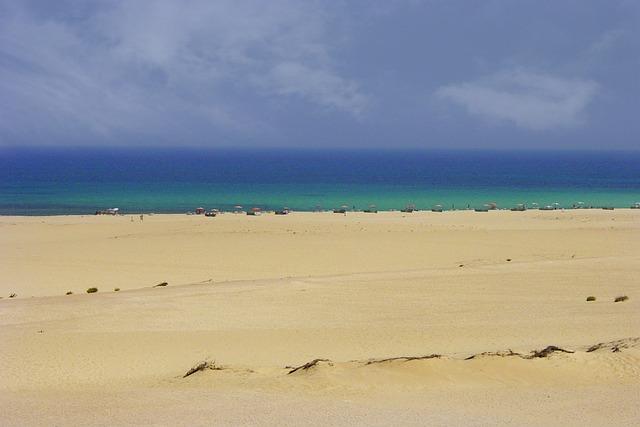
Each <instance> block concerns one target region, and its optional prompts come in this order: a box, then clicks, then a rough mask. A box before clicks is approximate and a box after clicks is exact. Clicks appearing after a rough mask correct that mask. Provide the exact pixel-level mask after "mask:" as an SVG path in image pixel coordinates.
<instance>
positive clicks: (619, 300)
mask: <svg viewBox="0 0 640 427" xmlns="http://www.w3.org/2000/svg"><path fill="white" fill-rule="evenodd" d="M628 299H629V297H628V296H626V295H622V296H621V297H616V299H614V300H613V302H622V301H626V300H628Z"/></svg>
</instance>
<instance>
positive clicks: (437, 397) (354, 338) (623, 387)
mask: <svg viewBox="0 0 640 427" xmlns="http://www.w3.org/2000/svg"><path fill="white" fill-rule="evenodd" d="M132 219H133V220H132ZM0 272H1V274H0V295H1V296H2V297H3V299H2V300H0V322H1V326H0V340H1V342H2V345H1V347H0V405H1V407H2V408H3V411H2V415H1V417H2V424H3V425H141V424H143V425H243V424H248V425H256V424H257V425H488V424H491V425H494V424H497V425H558V424H563V425H585V424H588V425H612V424H613V425H637V423H638V419H640V338H639V337H640V211H637V210H627V209H617V210H615V211H601V210H570V211H545V212H543V211H526V212H509V211H492V212H487V213H476V212H468V211H458V212H445V213H432V212H414V213H410V214H409V213H407V214H404V213H400V212H381V213H378V214H365V213H348V214H347V215H346V216H345V215H339V214H333V213H297V212H294V213H292V214H290V215H287V216H275V215H271V214H265V215H262V216H257V217H249V216H244V215H234V214H224V215H220V216H218V217H215V218H205V217H202V216H187V215H153V216H148V215H147V216H145V218H144V221H143V222H142V221H140V219H139V218H138V217H137V216H133V217H131V216H127V215H124V216H118V217H109V216H60V217H0ZM161 282H168V286H163V287H153V286H154V285H156V284H158V283H161ZM89 287H97V288H98V289H99V291H98V292H97V293H95V294H87V293H85V290H86V289H87V288H89ZM114 288H119V289H120V291H119V292H114V291H113V290H114ZM68 291H72V292H73V294H72V295H65V293H66V292H68ZM12 293H15V294H16V296H15V297H14V298H8V297H9V295H10V294H12ZM590 295H593V296H595V297H596V301H595V302H587V301H586V298H587V296H590ZM622 295H626V296H628V300H626V301H623V302H614V298H616V297H618V296H622ZM598 343H603V344H602V345H601V346H599V347H593V346H594V345H596V344H598ZM548 346H556V347H557V349H554V348H551V349H549V351H547V352H542V353H537V354H536V353H532V352H533V351H536V350H538V351H539V350H543V349H545V348H547V347H548ZM553 350H555V351H553ZM562 350H565V351H562ZM420 356H425V357H424V358H420V359H415V360H412V359H410V358H411V357H420ZM538 356H539V357H538ZM315 359H323V360H322V361H318V362H317V363H315V364H312V365H313V366H310V367H309V368H308V369H299V370H297V371H295V372H293V373H289V372H290V371H292V370H294V368H295V367H298V366H301V365H304V364H305V363H307V362H311V361H313V360H315ZM386 359H391V360H386ZM202 361H209V362H210V363H211V366H213V367H215V368H216V369H204V370H203V371H199V372H196V373H194V374H193V375H190V376H188V377H186V378H183V375H184V374H185V373H186V372H187V371H188V370H189V369H190V368H192V367H193V366H196V365H198V364H199V363H200V362H202Z"/></svg>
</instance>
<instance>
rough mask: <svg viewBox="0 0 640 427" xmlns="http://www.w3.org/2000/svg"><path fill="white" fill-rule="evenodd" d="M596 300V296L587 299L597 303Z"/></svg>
mask: <svg viewBox="0 0 640 427" xmlns="http://www.w3.org/2000/svg"><path fill="white" fill-rule="evenodd" d="M595 300H596V297H594V296H590V297H587V301H595Z"/></svg>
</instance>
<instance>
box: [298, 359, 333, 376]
mask: <svg viewBox="0 0 640 427" xmlns="http://www.w3.org/2000/svg"><path fill="white" fill-rule="evenodd" d="M319 362H329V363H331V360H329V359H313V360H312V361H311V362H307V363H305V364H304V365H300V366H298V367H296V368H293V369H292V370H290V371H289V373H288V374H287V375H289V374H293V373H294V372H296V371H306V370H307V369H309V368H311V367H313V366H316V365H317V364H318V363H319Z"/></svg>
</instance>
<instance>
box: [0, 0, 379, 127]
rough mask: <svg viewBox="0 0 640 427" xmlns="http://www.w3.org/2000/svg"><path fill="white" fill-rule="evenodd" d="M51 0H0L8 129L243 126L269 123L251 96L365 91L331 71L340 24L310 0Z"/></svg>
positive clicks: (355, 97)
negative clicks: (87, 0) (40, 6)
mask: <svg viewBox="0 0 640 427" xmlns="http://www.w3.org/2000/svg"><path fill="white" fill-rule="evenodd" d="M65 6H66V7H65ZM89 6H90V7H89ZM50 7H51V8H52V10H44V11H42V10H33V9H31V8H29V7H27V6H26V4H21V3H18V2H15V3H11V2H7V3H3V4H2V5H1V6H0V10H1V12H2V13H0V16H2V18H0V40H1V43H0V60H1V61H2V62H0V94H2V95H3V97H5V99H11V100H12V105H10V106H8V108H6V109H4V111H3V113H4V114H3V116H4V120H3V121H2V122H0V126H2V127H3V129H2V131H3V133H13V134H14V135H13V136H15V137H22V138H23V139H29V138H36V139H43V138H46V137H49V138H51V139H57V137H58V136H68V135H73V134H74V133H76V134H85V135H86V134H88V135H91V136H92V137H94V138H95V137H104V138H105V139H109V138H113V137H114V136H116V135H118V134H122V133H124V134H126V133H127V132H131V133H136V134H139V133H142V136H144V137H155V138H163V137H165V136H167V135H169V136H171V137H176V136H178V135H182V136H184V135H185V134H186V135H187V136H188V133H189V129H190V128H191V129H193V130H197V131H198V132H199V133H204V134H206V130H207V129H211V130H216V131H219V130H220V129H222V130H230V131H233V132H241V133H242V132H244V133H249V134H250V133H251V132H255V131H256V130H261V131H264V130H265V129H267V130H268V124H267V123H265V122H266V120H265V117H264V115H262V114H257V113H256V111H255V110H256V107H255V106H253V105H252V104H255V101H257V102H263V101H264V102H266V100H269V99H270V98H279V99H281V100H282V102H287V100H288V99H291V100H292V101H293V102H296V101H300V102H303V103H307V104H309V105H311V106H313V105H315V106H316V107H318V110H319V111H321V112H322V111H329V112H331V111H335V112H338V113H342V114H347V115H351V116H354V117H356V116H359V115H360V114H361V113H362V112H363V111H364V110H365V109H366V108H367V105H368V102H369V100H368V96H367V95H366V94H365V93H364V92H363V90H362V89H361V88H360V87H359V85H358V84H357V83H356V82H355V81H353V80H352V79H350V78H349V77H348V76H344V75H342V74H341V73H340V72H338V71H336V68H337V67H336V64H335V61H334V59H333V56H332V52H333V51H334V50H337V49H339V46H337V45H336V41H335V40H336V39H337V38H336V37H335V32H336V31H339V28H336V26H334V25H332V24H331V23H330V18H331V17H330V16H329V15H328V14H327V12H325V11H324V10H323V9H322V8H320V7H319V6H318V5H317V4H315V3H313V2H297V1H289V0H274V1H270V2H262V1H224V0H221V1H216V2H211V1H204V0H203V1H199V0H195V1H189V2H175V1H163V0H156V1H148V2H147V1H145V2H130V1H115V2H98V3H91V4H89V5H87V4H84V5H83V3H80V2H70V3H66V4H61V5H56V4H50ZM61 11H62V12H61ZM249 99H251V100H253V101H254V102H253V103H252V102H248V100H249ZM157 129H162V132H157V131H156V130H157ZM144 134H147V135H144Z"/></svg>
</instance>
